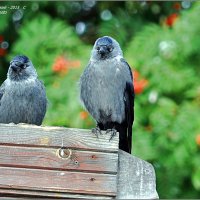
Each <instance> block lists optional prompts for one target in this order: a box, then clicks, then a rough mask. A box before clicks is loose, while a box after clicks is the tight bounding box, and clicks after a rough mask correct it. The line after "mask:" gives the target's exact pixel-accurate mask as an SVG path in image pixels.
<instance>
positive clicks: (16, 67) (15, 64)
mask: <svg viewBox="0 0 200 200" xmlns="http://www.w3.org/2000/svg"><path fill="white" fill-rule="evenodd" d="M21 65H22V63H21V62H17V61H15V62H12V63H11V65H10V67H11V68H12V70H13V71H14V72H18V71H19V70H20V69H21V67H20V66H21Z"/></svg>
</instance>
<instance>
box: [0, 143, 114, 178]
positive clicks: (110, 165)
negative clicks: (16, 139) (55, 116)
mask: <svg viewBox="0 0 200 200" xmlns="http://www.w3.org/2000/svg"><path fill="white" fill-rule="evenodd" d="M59 149H60V148H44V147H43V148H41V147H21V146H0V166H10V167H21V168H22V167H23V168H40V169H51V170H53V169H55V170H56V169H57V170H58V169H59V170H79V171H90V172H100V173H101V172H103V173H113V174H116V173H117V163H118V162H117V161H118V154H117V153H102V152H91V151H80V150H72V157H73V158H74V160H72V159H69V158H68V159H62V158H61V157H60V156H59V155H58V154H59V153H58V152H59Z"/></svg>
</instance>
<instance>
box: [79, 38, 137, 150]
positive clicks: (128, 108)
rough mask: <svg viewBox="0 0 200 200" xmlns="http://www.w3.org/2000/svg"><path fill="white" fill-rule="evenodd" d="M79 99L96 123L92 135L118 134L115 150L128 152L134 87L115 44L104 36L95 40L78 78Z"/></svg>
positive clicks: (128, 68)
mask: <svg viewBox="0 0 200 200" xmlns="http://www.w3.org/2000/svg"><path fill="white" fill-rule="evenodd" d="M80 98H81V101H82V102H83V104H84V106H85V108H86V109H87V111H88V112H89V113H90V114H91V115H92V117H93V118H94V119H95V120H96V122H97V127H96V128H95V129H93V132H94V133H95V134H97V136H98V133H101V130H106V132H111V139H112V137H113V136H114V135H115V134H116V131H117V132H119V148H120V149H122V150H124V151H126V152H128V153H131V147H132V124H133V121H134V86H133V77H132V72H131V68H130V66H129V65H128V63H127V62H126V61H125V59H124V58H123V53H122V50H121V48H120V45H119V43H118V42H117V41H116V40H115V39H113V38H111V37H109V36H104V37H101V38H99V39H97V40H96V42H95V44H94V47H93V50H92V52H91V57H90V60H89V63H88V65H87V67H86V68H85V70H84V72H83V74H82V75H81V78H80Z"/></svg>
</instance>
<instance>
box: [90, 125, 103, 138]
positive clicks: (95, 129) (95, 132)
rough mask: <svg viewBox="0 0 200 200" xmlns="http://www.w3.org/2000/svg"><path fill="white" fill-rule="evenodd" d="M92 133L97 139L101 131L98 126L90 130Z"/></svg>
mask: <svg viewBox="0 0 200 200" xmlns="http://www.w3.org/2000/svg"><path fill="white" fill-rule="evenodd" d="M92 133H94V134H95V135H96V137H97V138H98V137H99V136H98V135H99V134H102V132H101V129H100V128H99V127H98V126H97V127H96V128H93V129H92Z"/></svg>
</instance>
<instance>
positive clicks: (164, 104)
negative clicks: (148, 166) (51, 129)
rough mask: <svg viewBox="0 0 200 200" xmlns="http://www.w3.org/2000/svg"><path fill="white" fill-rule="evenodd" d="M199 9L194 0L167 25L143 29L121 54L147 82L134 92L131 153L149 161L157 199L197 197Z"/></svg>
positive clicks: (199, 170)
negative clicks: (132, 144) (155, 185)
mask: <svg viewBox="0 0 200 200" xmlns="http://www.w3.org/2000/svg"><path fill="white" fill-rule="evenodd" d="M199 12H200V6H199V4H198V3H197V4H196V5H194V7H193V8H192V9H191V10H190V11H187V12H185V13H183V14H182V16H180V17H179V19H177V21H176V23H175V24H174V26H173V27H172V28H168V27H165V26H164V27H161V26H158V25H155V24H151V25H148V26H146V27H144V29H143V30H142V31H141V32H140V33H139V34H138V35H137V36H136V37H134V38H133V39H132V41H131V43H130V45H129V47H128V49H127V51H126V54H125V55H126V58H127V59H128V61H129V63H130V64H131V65H132V66H134V69H137V70H138V71H139V72H140V73H141V74H142V75H143V76H144V77H146V78H147V79H148V81H149V85H148V88H147V89H146V90H145V91H144V93H143V94H142V97H141V96H137V95H136V105H135V110H136V114H135V115H136V121H135V124H134V128H133V131H134V133H135V134H134V141H133V142H134V152H135V154H136V155H138V156H139V157H142V158H143V159H146V160H149V161H150V162H152V163H153V164H154V166H155V168H156V174H157V188H158V192H159V194H160V197H161V198H174V197H177V198H197V197H199V195H200V181H199V180H200V159H199V146H198V145H199V142H198V141H196V137H197V135H198V134H199V133H200V118H199V113H200V101H199V69H200V68H199V63H200V62H199V61H200V60H199V58H200V40H199V38H198V33H199V32H200V24H199V21H198V15H199ZM153 91H154V92H156V93H157V95H158V97H157V99H156V101H155V102H151V100H150V96H151V93H152V92H153ZM183 190H184V193H183Z"/></svg>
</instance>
